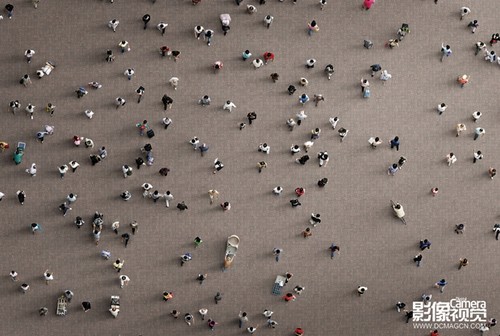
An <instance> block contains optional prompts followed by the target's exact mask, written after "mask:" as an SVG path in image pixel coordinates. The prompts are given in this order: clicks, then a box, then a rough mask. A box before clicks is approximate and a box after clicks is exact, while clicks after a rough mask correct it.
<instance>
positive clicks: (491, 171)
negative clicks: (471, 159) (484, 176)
mask: <svg viewBox="0 0 500 336" xmlns="http://www.w3.org/2000/svg"><path fill="white" fill-rule="evenodd" d="M496 174H497V170H496V169H495V168H493V167H490V169H488V175H490V179H492V180H493V178H494V177H495V175H496Z"/></svg>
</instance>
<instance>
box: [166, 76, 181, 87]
mask: <svg viewBox="0 0 500 336" xmlns="http://www.w3.org/2000/svg"><path fill="white" fill-rule="evenodd" d="M168 82H169V83H170V85H171V86H172V87H173V88H174V90H177V86H179V78H177V77H172V78H170V79H169V80H168Z"/></svg>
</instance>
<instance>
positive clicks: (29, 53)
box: [24, 49, 35, 63]
mask: <svg viewBox="0 0 500 336" xmlns="http://www.w3.org/2000/svg"><path fill="white" fill-rule="evenodd" d="M33 55H35V51H34V50H31V49H28V50H26V51H25V52H24V56H25V57H26V62H28V63H31V58H32V57H33Z"/></svg>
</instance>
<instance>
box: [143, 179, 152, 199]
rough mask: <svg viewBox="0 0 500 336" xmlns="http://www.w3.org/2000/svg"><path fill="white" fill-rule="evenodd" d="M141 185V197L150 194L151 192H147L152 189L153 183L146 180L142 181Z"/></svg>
mask: <svg viewBox="0 0 500 336" xmlns="http://www.w3.org/2000/svg"><path fill="white" fill-rule="evenodd" d="M141 187H142V190H143V193H142V197H148V196H151V193H150V192H149V191H150V190H151V189H153V185H152V184H151V183H147V182H146V183H143V184H142V186H141Z"/></svg>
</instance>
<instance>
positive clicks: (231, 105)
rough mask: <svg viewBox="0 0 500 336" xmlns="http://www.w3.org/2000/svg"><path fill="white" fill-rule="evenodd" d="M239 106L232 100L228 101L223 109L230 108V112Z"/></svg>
mask: <svg viewBox="0 0 500 336" xmlns="http://www.w3.org/2000/svg"><path fill="white" fill-rule="evenodd" d="M236 107H237V106H236V105H234V103H233V102H232V101H230V100H228V101H226V103H225V104H224V106H223V107H222V109H223V110H228V111H229V112H233V108H236Z"/></svg>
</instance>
